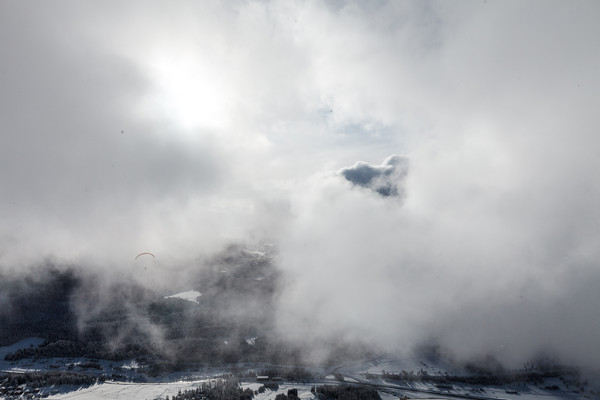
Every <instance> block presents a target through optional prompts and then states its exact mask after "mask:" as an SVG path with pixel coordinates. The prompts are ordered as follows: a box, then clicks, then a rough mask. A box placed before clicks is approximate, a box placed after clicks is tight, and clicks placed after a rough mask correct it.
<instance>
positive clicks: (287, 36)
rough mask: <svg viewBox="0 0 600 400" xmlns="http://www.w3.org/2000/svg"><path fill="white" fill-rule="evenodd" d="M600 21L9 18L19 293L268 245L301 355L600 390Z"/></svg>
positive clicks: (307, 13) (348, 13)
mask: <svg viewBox="0 0 600 400" xmlns="http://www.w3.org/2000/svg"><path fill="white" fill-rule="evenodd" d="M598 15H600V5H599V4H598V3H597V2H594V1H577V2H558V1H527V2H523V1H492V0H488V1H468V2H460V3H454V2H453V3H450V2H443V1H439V2H438V1H419V2H400V1H389V2H387V1H372V2H354V1H348V2H346V1H323V2H320V1H302V2H301V1H297V2H296V1H289V2H268V1H239V2H223V3H222V2H212V1H209V2H178V3H177V4H176V5H175V4H172V3H167V2H160V1H152V2H146V1H144V2H141V1H140V2H135V1H132V2H127V3H123V2H116V1H105V2H78V1H54V2H33V1H9V0H0V50H1V51H0V54H1V58H0V184H1V186H0V220H1V221H2V223H1V224H0V265H1V268H2V271H4V272H5V273H17V272H19V271H20V273H27V271H28V270H29V269H30V268H32V267H33V266H36V265H40V264H43V263H44V262H46V261H48V260H51V261H52V262H53V263H55V264H71V265H73V264H76V265H80V266H83V267H84V268H89V269H90V270H94V271H106V273H107V274H110V275H112V276H113V277H115V279H120V278H121V277H123V279H124V278H125V277H129V276H130V275H131V276H133V277H134V278H136V279H138V280H139V281H140V282H142V283H144V284H147V285H151V286H158V285H166V284H173V286H177V285H179V286H181V285H183V284H184V283H185V281H186V274H187V273H189V271H190V270H193V269H194V268H201V267H202V265H201V261H199V260H202V259H204V258H205V257H210V256H211V255H212V254H216V253H218V252H219V251H221V250H222V249H224V248H225V247H226V246H228V245H230V244H232V243H235V244H240V243H242V244H243V245H244V246H246V247H247V248H248V249H249V250H258V251H264V249H265V247H264V245H265V244H269V245H272V246H273V248H274V249H276V250H275V251H274V254H276V256H275V262H276V264H277V267H278V268H279V269H281V270H282V272H283V273H284V276H285V282H286V286H285V288H283V289H282V293H283V294H282V295H281V296H280V300H279V303H278V311H277V313H276V318H277V321H278V326H279V327H280V330H281V333H282V334H285V335H286V336H288V337H291V338H294V339H295V340H299V341H302V340H310V339H311V338H327V337H340V335H341V336H342V337H345V338H348V339H351V340H352V339H360V340H363V341H364V340H367V341H372V342H374V343H377V344H378V345H380V346H382V347H384V348H386V349H389V350H408V349H410V348H412V347H413V346H415V345H418V344H419V343H421V342H423V341H435V342H437V343H440V344H441V345H443V346H445V347H447V348H449V349H450V350H451V351H452V352H453V353H455V354H458V355H460V356H461V357H470V356H472V355H475V354H480V353H482V352H483V353H492V354H494V355H496V356H497V357H498V358H499V359H501V360H503V361H507V362H521V361H523V360H526V359H527V358H528V357H531V356H534V355H535V354H538V353H539V352H541V351H543V352H547V353H550V354H553V355H555V356H558V357H561V358H562V359H565V360H567V361H568V362H574V363H578V364H582V365H587V366H592V367H599V366H600V347H599V346H598V337H600V312H599V311H598V307H597V305H598V304H600V290H598V284H599V283H600V268H599V264H598V262H599V261H598V260H600V232H599V226H600V211H599V210H600V209H599V207H598V204H600V179H598V171H599V170H600V136H599V135H598V132H599V128H600V124H599V122H598V115H597V114H598V111H597V107H598V104H600V98H599V97H600V96H599V94H600V79H599V76H598V71H600V50H599V46H598V43H597V42H598V40H597V39H598V37H600V27H599V25H598V23H597V20H598ZM144 251H149V252H152V253H153V254H155V255H156V260H155V261H153V265H152V267H151V268H148V269H147V270H144V271H142V268H141V267H140V265H139V264H136V263H135V262H134V257H135V256H136V254H138V253H140V252H144ZM167 278H168V279H167ZM165 282H166V283H165ZM187 289H191V288H187ZM297 321H302V322H303V323H301V324H300V323H297Z"/></svg>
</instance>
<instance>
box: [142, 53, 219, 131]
mask: <svg viewBox="0 0 600 400" xmlns="http://www.w3.org/2000/svg"><path fill="white" fill-rule="evenodd" d="M151 74H152V75H151V76H152V79H153V80H154V82H155V83H156V87H157V92H156V94H155V98H154V101H153V103H154V104H155V105H157V106H158V108H159V112H164V113H165V114H166V116H167V117H168V118H169V119H171V120H173V121H175V122H176V123H177V124H179V125H181V126H182V127H184V128H187V129H191V128H197V127H206V128H225V127H227V126H228V125H229V123H230V112H229V109H230V107H231V96H230V87H231V85H230V84H229V83H228V82H227V80H226V77H225V76H224V72H223V71H219V70H218V68H217V67H216V66H211V65H206V64H202V63H200V62H197V60H176V59H170V58H169V59H167V58H160V59H158V60H155V61H154V62H153V63H152V64H151Z"/></svg>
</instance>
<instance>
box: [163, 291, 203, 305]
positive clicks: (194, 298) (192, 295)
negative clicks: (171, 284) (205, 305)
mask: <svg viewBox="0 0 600 400" xmlns="http://www.w3.org/2000/svg"><path fill="white" fill-rule="evenodd" d="M200 296H202V293H200V292H198V291H197V290H188V291H186V292H181V293H177V294H173V295H171V296H165V299H173V298H178V299H183V300H187V301H191V302H194V303H196V304H198V297H200Z"/></svg>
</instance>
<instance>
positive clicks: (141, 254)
mask: <svg viewBox="0 0 600 400" xmlns="http://www.w3.org/2000/svg"><path fill="white" fill-rule="evenodd" d="M144 254H147V255H149V256H152V258H156V257H154V254H152V253H148V252H146V253H140V254H138V255H137V256H135V258H134V260H137V259H138V257H139V256H143V255H144Z"/></svg>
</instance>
